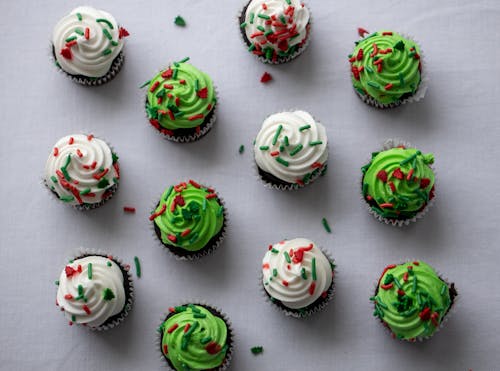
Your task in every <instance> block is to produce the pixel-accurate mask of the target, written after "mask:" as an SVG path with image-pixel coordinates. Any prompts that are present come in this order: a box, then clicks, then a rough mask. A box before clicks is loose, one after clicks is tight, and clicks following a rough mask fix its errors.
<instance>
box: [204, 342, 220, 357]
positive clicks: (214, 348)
mask: <svg viewBox="0 0 500 371" xmlns="http://www.w3.org/2000/svg"><path fill="white" fill-rule="evenodd" d="M221 349H222V347H221V346H220V345H219V344H217V343H215V342H213V341H211V342H210V343H208V344H207V346H206V347H205V350H206V351H207V353H208V354H217V353H219V352H220V351H221Z"/></svg>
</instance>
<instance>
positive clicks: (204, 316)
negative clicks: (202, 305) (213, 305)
mask: <svg viewBox="0 0 500 371" xmlns="http://www.w3.org/2000/svg"><path fill="white" fill-rule="evenodd" d="M206 316H207V315H206V314H205V313H194V314H193V317H194V318H206Z"/></svg>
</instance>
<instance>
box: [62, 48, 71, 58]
mask: <svg viewBox="0 0 500 371" xmlns="http://www.w3.org/2000/svg"><path fill="white" fill-rule="evenodd" d="M61 55H62V56H63V57H64V58H66V59H71V58H73V55H72V54H71V49H70V48H67V47H66V48H62V49H61Z"/></svg>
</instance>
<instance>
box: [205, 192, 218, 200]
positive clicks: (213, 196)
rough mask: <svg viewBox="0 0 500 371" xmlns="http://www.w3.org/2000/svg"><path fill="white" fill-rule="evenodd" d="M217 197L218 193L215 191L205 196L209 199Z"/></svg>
mask: <svg viewBox="0 0 500 371" xmlns="http://www.w3.org/2000/svg"><path fill="white" fill-rule="evenodd" d="M215 197H217V195H216V194H215V193H210V194H208V195H206V196H205V198H206V199H207V200H209V199H211V198H215Z"/></svg>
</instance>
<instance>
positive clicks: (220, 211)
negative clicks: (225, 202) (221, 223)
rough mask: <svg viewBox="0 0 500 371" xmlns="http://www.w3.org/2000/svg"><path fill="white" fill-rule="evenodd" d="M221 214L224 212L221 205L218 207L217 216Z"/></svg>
mask: <svg viewBox="0 0 500 371" xmlns="http://www.w3.org/2000/svg"><path fill="white" fill-rule="evenodd" d="M223 212H224V206H222V205H221V206H220V207H219V210H217V216H221V215H222V213H223Z"/></svg>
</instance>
